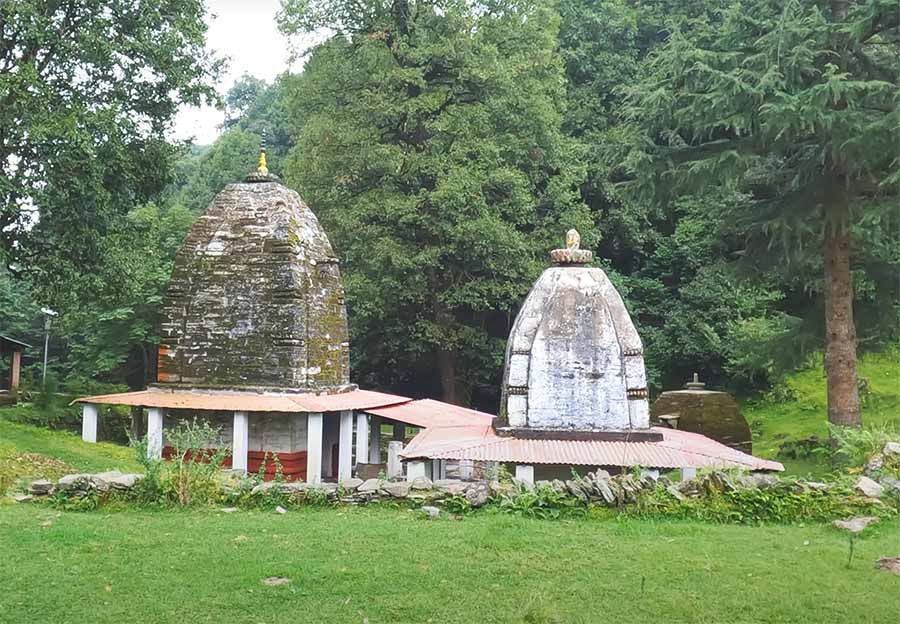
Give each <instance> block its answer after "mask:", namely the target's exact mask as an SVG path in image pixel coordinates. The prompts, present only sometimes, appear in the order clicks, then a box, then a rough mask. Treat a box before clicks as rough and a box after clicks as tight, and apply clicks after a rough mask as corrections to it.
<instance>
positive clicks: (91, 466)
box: [0, 410, 140, 484]
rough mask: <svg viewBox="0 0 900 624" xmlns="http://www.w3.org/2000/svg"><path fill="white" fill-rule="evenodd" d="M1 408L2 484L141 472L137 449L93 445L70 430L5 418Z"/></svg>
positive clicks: (0, 474)
mask: <svg viewBox="0 0 900 624" xmlns="http://www.w3.org/2000/svg"><path fill="white" fill-rule="evenodd" d="M3 411H4V410H0V484H4V483H9V482H12V481H14V480H15V479H16V478H19V477H22V478H25V479H32V478H37V477H46V478H49V479H52V478H58V477H60V476H62V475H63V474H66V473H67V472H72V471H77V472H101V471H104V470H113V469H117V470H121V471H122V472H140V465H139V464H138V463H137V461H136V460H135V456H134V451H133V450H131V449H130V448H126V447H124V446H118V445H116V444H109V443H100V444H90V443H87V442H83V441H82V440H81V438H79V437H78V436H77V435H75V434H72V433H68V432H66V431H50V430H49V429H42V428H40V427H32V426H30V425H21V424H17V423H12V422H9V421H6V420H3V418H2V413H3Z"/></svg>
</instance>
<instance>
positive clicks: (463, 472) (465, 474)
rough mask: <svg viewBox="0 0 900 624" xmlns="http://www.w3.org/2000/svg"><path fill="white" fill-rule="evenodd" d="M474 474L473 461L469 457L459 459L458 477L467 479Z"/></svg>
mask: <svg viewBox="0 0 900 624" xmlns="http://www.w3.org/2000/svg"><path fill="white" fill-rule="evenodd" d="M474 476H475V462H474V461H472V460H471V459H461V460H459V478H460V479H462V480H463V481H468V480H470V479H472V477H474Z"/></svg>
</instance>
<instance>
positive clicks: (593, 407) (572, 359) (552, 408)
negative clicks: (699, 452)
mask: <svg viewBox="0 0 900 624" xmlns="http://www.w3.org/2000/svg"><path fill="white" fill-rule="evenodd" d="M642 350H643V346H642V344H641V339H640V337H639V336H638V333H637V330H636V329H635V327H634V324H633V323H632V321H631V317H630V316H629V315H628V311H627V310H626V309H625V304H624V303H623V301H622V298H621V296H620V295H619V293H618V292H617V291H616V289H615V287H614V286H613V285H612V283H611V282H610V281H609V278H608V277H607V276H606V274H605V273H604V272H603V271H602V270H601V269H599V268H596V267H588V266H584V265H570V266H561V267H552V268H549V269H547V270H546V271H544V273H543V274H542V275H541V276H540V278H538V280H537V282H536V283H535V285H534V288H533V289H532V291H531V293H530V294H529V295H528V298H527V299H526V300H525V304H524V305H523V307H522V310H521V311H520V312H519V315H518V317H517V318H516V321H515V324H514V325H513V329H512V332H511V333H510V338H509V342H508V343H507V354H506V370H505V374H504V383H503V397H502V400H501V401H502V402H501V405H502V407H503V408H504V409H505V413H506V417H507V421H508V425H509V426H510V427H513V428H524V427H528V428H535V429H566V430H571V429H576V430H589V431H598V430H599V431H623V430H635V429H646V428H647V427H649V424H650V423H649V407H648V404H647V399H646V398H645V397H638V398H634V397H632V398H629V396H628V393H629V391H646V388H647V378H646V373H645V371H644V360H643V355H642V352H643V351H642Z"/></svg>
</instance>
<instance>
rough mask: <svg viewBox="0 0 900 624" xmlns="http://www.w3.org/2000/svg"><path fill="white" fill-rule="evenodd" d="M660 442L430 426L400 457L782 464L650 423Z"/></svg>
mask: <svg viewBox="0 0 900 624" xmlns="http://www.w3.org/2000/svg"><path fill="white" fill-rule="evenodd" d="M650 431H653V432H657V433H661V434H662V435H663V440H662V441H660V442H619V441H605V440H536V439H522V438H513V437H501V436H498V435H497V434H496V433H495V432H494V430H493V428H492V427H491V426H490V425H483V424H482V425H470V426H460V427H432V428H429V429H425V430H424V431H422V432H420V433H419V434H418V435H417V436H416V437H414V438H413V439H412V440H411V441H410V443H409V444H408V445H407V447H406V448H405V449H404V450H403V452H402V454H401V455H402V457H403V458H404V459H414V458H426V459H450V460H460V459H466V460H474V461H496V462H511V463H519V464H563V465H569V466H624V467H633V466H642V467H645V468H745V469H748V470H778V471H781V470H784V466H782V465H781V464H780V463H778V462H774V461H769V460H765V459H759V458H757V457H754V456H752V455H747V454H746V453H742V452H740V451H737V450H735V449H732V448H730V447H727V446H725V445H724V444H720V443H719V442H716V441H715V440H712V439H710V438H707V437H706V436H703V435H700V434H698V433H690V432H687V431H679V430H677V429H669V428H667V427H651V429H650Z"/></svg>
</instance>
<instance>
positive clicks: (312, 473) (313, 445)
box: [306, 412, 322, 483]
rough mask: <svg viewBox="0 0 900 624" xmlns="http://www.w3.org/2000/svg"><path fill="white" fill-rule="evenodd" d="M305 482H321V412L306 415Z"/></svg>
mask: <svg viewBox="0 0 900 624" xmlns="http://www.w3.org/2000/svg"><path fill="white" fill-rule="evenodd" d="M306 418H307V426H306V482H307V483H321V482H322V412H310V413H309V414H307V417H306Z"/></svg>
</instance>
